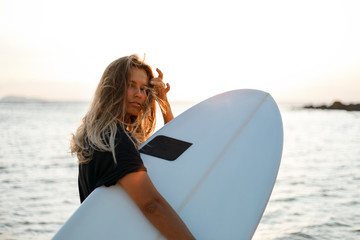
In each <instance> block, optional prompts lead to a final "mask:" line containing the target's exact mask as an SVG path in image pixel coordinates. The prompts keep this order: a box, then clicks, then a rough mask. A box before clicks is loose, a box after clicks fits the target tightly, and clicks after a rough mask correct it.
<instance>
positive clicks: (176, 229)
mask: <svg viewBox="0 0 360 240" xmlns="http://www.w3.org/2000/svg"><path fill="white" fill-rule="evenodd" d="M118 183H120V185H121V186H122V187H123V188H124V189H125V190H126V192H127V193H128V194H129V195H130V197H131V198H132V199H133V201H134V202H135V203H136V205H137V206H138V207H139V208H140V210H141V212H142V213H143V214H144V215H145V217H146V218H147V219H149V221H150V222H151V223H152V224H153V225H154V226H155V227H156V228H157V229H158V230H159V231H160V232H161V233H162V234H163V235H164V236H165V237H166V238H167V239H195V238H194V237H193V236H192V234H191V232H190V231H189V229H188V228H187V227H186V225H185V224H184V222H183V221H182V220H181V219H180V217H179V216H178V214H177V213H176V212H175V211H174V209H173V208H172V207H171V206H170V205H169V203H168V202H167V201H166V200H165V199H164V198H163V197H162V196H161V195H160V193H159V192H158V191H157V190H156V188H155V187H154V185H153V184H152V182H151V180H150V178H149V176H148V175H147V173H146V172H145V171H139V172H133V173H129V174H127V175H125V176H124V177H122V178H121V179H120V180H119V181H118Z"/></svg>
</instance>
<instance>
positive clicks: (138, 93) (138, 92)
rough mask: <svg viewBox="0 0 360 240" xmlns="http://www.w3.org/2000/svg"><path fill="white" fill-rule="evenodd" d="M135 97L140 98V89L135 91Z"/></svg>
mask: <svg viewBox="0 0 360 240" xmlns="http://www.w3.org/2000/svg"><path fill="white" fill-rule="evenodd" d="M135 96H137V97H141V89H140V88H136V89H135Z"/></svg>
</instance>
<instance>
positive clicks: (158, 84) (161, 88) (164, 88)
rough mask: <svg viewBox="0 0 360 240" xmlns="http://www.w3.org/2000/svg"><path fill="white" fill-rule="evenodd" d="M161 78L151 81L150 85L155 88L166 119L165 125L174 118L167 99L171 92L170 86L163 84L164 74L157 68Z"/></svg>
mask: <svg viewBox="0 0 360 240" xmlns="http://www.w3.org/2000/svg"><path fill="white" fill-rule="evenodd" d="M156 71H157V72H158V74H159V76H158V77H155V78H153V79H151V80H150V84H151V85H153V86H154V88H155V92H156V97H157V98H158V103H159V105H160V109H161V112H162V115H163V118H164V124H166V123H168V122H170V121H171V120H172V119H173V118H174V116H173V113H172V111H171V107H170V103H169V101H168V99H167V93H168V92H169V91H170V84H169V83H166V84H165V83H164V82H163V76H164V75H163V73H162V72H161V71H160V69H158V68H156Z"/></svg>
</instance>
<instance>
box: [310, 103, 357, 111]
mask: <svg viewBox="0 0 360 240" xmlns="http://www.w3.org/2000/svg"><path fill="white" fill-rule="evenodd" d="M304 108H307V109H324V110H346V111H360V104H343V103H342V102H339V101H335V102H334V103H333V104H331V105H329V106H327V105H320V106H313V105H306V106H304Z"/></svg>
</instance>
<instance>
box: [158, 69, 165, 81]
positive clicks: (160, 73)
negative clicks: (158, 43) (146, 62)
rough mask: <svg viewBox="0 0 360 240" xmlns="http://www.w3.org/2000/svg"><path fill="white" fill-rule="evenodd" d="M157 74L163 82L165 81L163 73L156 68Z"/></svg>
mask: <svg viewBox="0 0 360 240" xmlns="http://www.w3.org/2000/svg"><path fill="white" fill-rule="evenodd" d="M156 71H157V73H158V74H159V77H158V78H160V79H161V80H162V79H163V76H164V75H163V73H162V72H161V71H160V69H158V68H156Z"/></svg>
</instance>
